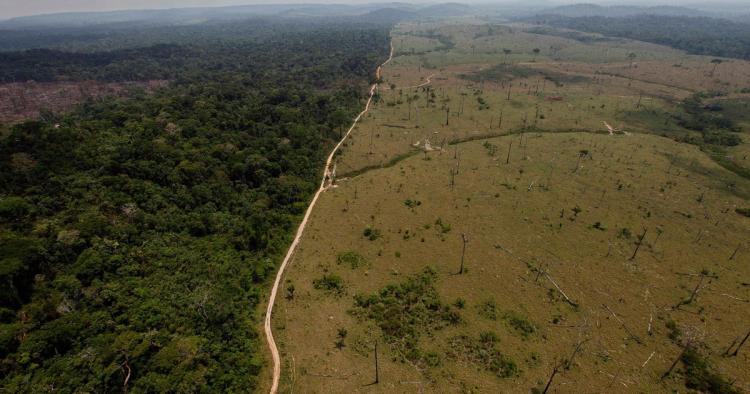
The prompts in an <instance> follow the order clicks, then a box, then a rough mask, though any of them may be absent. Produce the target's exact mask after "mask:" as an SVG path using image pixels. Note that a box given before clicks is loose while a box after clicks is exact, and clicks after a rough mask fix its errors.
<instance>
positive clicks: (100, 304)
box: [0, 20, 388, 393]
mask: <svg viewBox="0 0 750 394" xmlns="http://www.w3.org/2000/svg"><path fill="white" fill-rule="evenodd" d="M300 21H301V20H300ZM268 23H271V22H268ZM299 24H300V25H306V26H307V27H306V28H305V29H302V28H301V27H300V28H295V29H293V30H290V31H288V32H287V33H283V34H267V33H266V32H265V31H266V30H267V29H268V30H271V31H275V29H273V28H269V25H268V24H265V23H263V24H253V23H250V24H248V23H245V24H242V26H240V24H236V25H230V26H227V25H221V24H218V23H217V24H215V25H214V28H215V29H216V30H215V32H216V34H217V36H213V37H206V36H201V35H200V34H198V33H194V30H189V29H188V30H189V31H191V32H193V33H190V34H191V35H192V37H191V38H192V39H187V40H185V39H183V40H182V41H180V42H179V43H178V44H168V45H161V44H159V43H158V42H156V43H154V45H156V46H154V45H151V42H150V41H149V40H146V41H147V42H141V43H140V45H134V46H132V47H131V48H130V49H122V50H120V49H118V50H114V51H111V52H112V53H83V52H81V53H75V54H73V53H60V52H55V51H48V50H40V51H31V52H28V53H27V52H18V53H4V54H3V55H0V58H2V59H4V60H0V80H2V79H6V80H8V79H10V80H14V79H27V78H31V79H37V80H58V79H71V80H76V79H100V80H130V79H143V78H162V77H166V78H170V79H173V80H172V81H171V83H170V85H169V86H168V87H166V88H164V89H161V90H159V91H156V92H155V93H153V94H148V95H147V94H145V93H143V92H133V93H132V96H131V98H130V99H106V100H100V101H91V102H87V103H85V104H84V105H81V106H80V107H79V108H77V109H76V110H75V111H73V112H72V113H69V114H62V115H56V119H55V123H59V127H55V124H54V123H51V121H48V120H44V121H35V122H25V123H20V124H17V125H14V126H12V127H11V128H10V130H9V133H8V135H7V136H5V137H4V138H2V139H0V282H2V284H3V285H2V286H0V376H2V377H3V378H2V382H1V383H0V391H3V392H45V391H49V390H50V388H51V387H54V388H55V390H56V391H60V392H119V391H122V390H123V383H124V376H125V374H126V371H125V370H126V366H129V368H131V369H132V375H131V377H130V380H129V382H128V391H130V392H206V393H210V392H239V391H253V390H254V389H255V388H256V387H257V386H258V374H259V372H260V369H261V367H262V366H263V364H264V361H263V358H262V357H260V352H261V351H262V350H261V349H262V345H261V339H260V338H259V337H258V335H257V333H256V332H255V331H254V330H253V327H254V326H255V324H254V323H253V321H254V320H255V319H256V317H255V316H253V311H254V310H255V308H256V307H257V306H258V304H259V303H260V302H261V297H260V294H261V291H262V289H263V286H264V283H265V282H266V281H267V279H268V277H269V276H270V275H271V274H272V273H273V271H274V269H275V265H276V263H277V262H278V261H279V260H280V259H281V257H282V254H283V252H284V251H285V249H286V247H287V246H288V243H289V241H290V238H291V234H292V232H293V230H294V228H295V225H296V223H297V222H298V221H299V218H300V217H301V215H302V214H303V213H304V210H305V207H306V205H307V202H308V200H309V198H310V196H311V195H312V193H313V192H314V190H315V189H316V187H317V182H318V181H319V179H318V177H319V171H320V167H321V166H322V165H323V163H324V160H325V150H326V149H327V148H328V147H329V146H330V144H331V142H332V141H333V140H335V139H336V138H337V137H338V132H337V129H338V128H339V126H342V125H344V124H346V123H348V122H349V121H350V119H351V118H352V117H353V115H354V114H355V113H356V112H357V111H359V109H360V108H359V107H360V103H359V99H360V98H361V97H362V94H363V92H364V91H365V89H364V88H365V84H366V81H367V79H368V78H369V76H370V75H371V73H372V72H373V71H374V69H375V67H376V64H377V63H378V62H379V59H383V57H384V55H385V54H387V50H388V29H387V28H383V27H372V26H371V27H357V26H355V25H354V24H347V23H342V24H335V23H334V24H330V25H328V26H326V25H314V24H313V25H309V24H304V23H301V22H300V23H299ZM253 26H255V27H253ZM235 29H239V33H242V32H244V33H242V34H238V30H235ZM253 29H259V30H263V31H264V32H255V33H253V32H252V31H253ZM183 31H184V30H183ZM211 31H213V30H211ZM222 32H223V33H222ZM228 32H229V33H231V34H229V33H228ZM134 34H135V33H134ZM206 34H208V33H206ZM212 34H213V33H212ZM222 34H229V35H230V36H233V37H234V39H233V40H229V41H225V40H224V36H223V35H222ZM261 37H265V38H267V39H260V38H261ZM150 39H151V40H155V41H158V40H159V39H160V37H159V36H153V37H150ZM192 41H195V43H191V42H192ZM209 42H210V45H209V44H208V43H209ZM162 44H163V43H162ZM8 59H11V60H12V61H6V60H8ZM30 64H34V65H35V66H34V67H27V66H28V65H30ZM162 72H167V74H164V75H162V74H161V73H162ZM344 115H347V116H344ZM13 158H16V159H18V158H22V159H24V160H21V161H19V160H15V161H14V160H13ZM19 162H22V164H25V166H23V168H20V167H19V166H18V164H19ZM324 286H325V287H330V288H331V289H333V290H335V291H338V290H340V289H341V288H342V286H343V284H342V283H341V281H340V278H339V280H338V281H337V280H334V279H333V278H328V280H326V281H325V282H324ZM287 294H288V296H292V297H293V286H292V285H291V284H290V285H289V286H288V287H287Z"/></svg>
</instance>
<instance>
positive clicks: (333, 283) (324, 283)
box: [313, 274, 344, 295]
mask: <svg viewBox="0 0 750 394" xmlns="http://www.w3.org/2000/svg"><path fill="white" fill-rule="evenodd" d="M313 287H315V288H316V289H318V290H325V291H327V292H331V293H335V294H339V295H340V294H343V293H344V280H343V279H341V277H340V276H338V275H334V274H326V275H323V276H322V277H320V278H318V279H315V280H314V281H313Z"/></svg>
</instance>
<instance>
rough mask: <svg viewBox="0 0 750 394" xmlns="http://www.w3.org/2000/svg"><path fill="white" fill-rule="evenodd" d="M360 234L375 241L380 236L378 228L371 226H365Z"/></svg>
mask: <svg viewBox="0 0 750 394" xmlns="http://www.w3.org/2000/svg"><path fill="white" fill-rule="evenodd" d="M362 234H363V235H364V236H365V238H367V239H369V240H370V241H375V240H377V239H378V238H380V237H381V235H380V230H378V229H376V228H372V227H367V228H366V229H365V231H363V232H362Z"/></svg>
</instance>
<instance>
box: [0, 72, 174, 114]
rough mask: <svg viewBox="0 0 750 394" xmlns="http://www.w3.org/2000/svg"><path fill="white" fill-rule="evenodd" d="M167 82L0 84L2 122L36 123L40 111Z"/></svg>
mask: <svg viewBox="0 0 750 394" xmlns="http://www.w3.org/2000/svg"><path fill="white" fill-rule="evenodd" d="M166 85H167V81H158V80H157V81H142V82H126V83H105V82H96V81H83V82H44V83H42V82H15V83H6V84H0V122H3V123H13V122H18V121H21V120H24V119H34V118H37V117H38V116H39V113H40V111H42V110H50V111H53V112H60V111H67V110H70V109H72V108H73V107H74V106H75V105H76V104H79V103H81V102H83V101H85V100H88V99H91V98H101V97H111V96H115V97H123V96H125V95H127V92H128V90H130V88H143V89H146V90H147V91H151V90H154V89H157V88H160V87H163V86H166Z"/></svg>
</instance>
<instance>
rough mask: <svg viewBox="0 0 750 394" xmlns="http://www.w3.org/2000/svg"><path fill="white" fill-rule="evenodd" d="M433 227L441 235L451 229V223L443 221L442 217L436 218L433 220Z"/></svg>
mask: <svg viewBox="0 0 750 394" xmlns="http://www.w3.org/2000/svg"><path fill="white" fill-rule="evenodd" d="M435 229H436V230H437V231H438V233H439V234H441V235H442V234H448V233H449V232H450V231H451V225H450V224H448V223H443V219H441V218H437V220H435Z"/></svg>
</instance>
